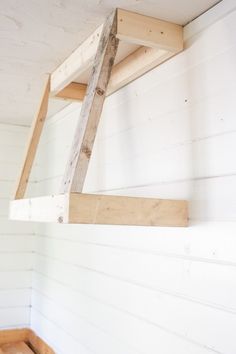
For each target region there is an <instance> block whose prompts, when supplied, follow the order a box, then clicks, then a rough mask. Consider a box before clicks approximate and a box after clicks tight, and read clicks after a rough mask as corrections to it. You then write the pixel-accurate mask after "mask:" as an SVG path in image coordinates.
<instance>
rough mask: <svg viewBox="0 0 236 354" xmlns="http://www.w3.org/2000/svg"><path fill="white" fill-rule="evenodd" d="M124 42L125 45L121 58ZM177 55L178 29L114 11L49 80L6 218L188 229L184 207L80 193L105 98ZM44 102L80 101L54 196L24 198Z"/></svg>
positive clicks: (168, 202)
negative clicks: (61, 177) (66, 158)
mask: <svg viewBox="0 0 236 354" xmlns="http://www.w3.org/2000/svg"><path fill="white" fill-rule="evenodd" d="M122 41H126V42H128V43H129V44H128V47H127V46H126V47H124V46H123V49H122V50H121V51H120V52H119V48H122ZM129 46H130V47H129ZM124 48H126V49H125V51H126V53H125V51H124ZM127 48H128V52H127ZM182 50H183V30H182V27H181V26H179V25H176V24H173V23H169V22H166V21H162V20H158V19H156V18H152V17H148V16H143V15H140V14H136V13H132V12H128V11H125V10H121V9H117V10H115V11H114V12H113V13H112V14H111V15H110V16H109V18H108V19H107V22H106V23H105V24H104V25H103V26H100V27H99V28H98V29H97V30H96V31H95V32H94V33H93V34H92V35H91V36H90V37H89V38H88V39H87V40H86V41H84V42H83V43H82V44H81V45H80V46H79V48H77V49H76V50H75V51H74V52H73V53H72V54H71V56H70V57H69V58H67V59H66V60H65V62H64V63H62V65H60V66H59V68H57V69H56V70H55V71H54V72H53V73H52V74H51V76H50V77H49V78H48V80H47V83H46V86H45V90H44V93H43V96H42V100H41V102H40V106H39V110H38V113H37V115H36V117H35V120H34V123H33V125H32V130H31V135H30V139H29V143H28V150H27V154H26V156H25V160H24V163H23V167H22V170H21V173H20V177H19V182H18V185H17V189H16V194H15V200H14V201H12V202H11V206H10V218H11V219H14V220H24V221H39V222H58V223H75V224H77V223H81V224H111V225H143V226H187V223H188V210H187V202H186V201H183V200H163V199H156V198H137V197H126V196H110V195H94V194H84V193H82V191H83V186H84V182H85V178H86V175H87V171H88V166H89V162H90V157H91V154H92V150H93V144H94V140H95V137H96V133H97V128H98V124H99V120H100V116H101V113H102V109H103V104H104V101H105V98H106V96H107V95H110V94H112V93H113V92H115V91H116V90H118V89H120V88H121V87H123V86H124V85H127V84H128V83H130V82H131V81H133V80H135V79H136V78H138V77H140V76H141V75H143V74H144V73H146V72H147V71H149V70H150V69H152V68H154V67H155V66H157V65H159V64H161V63H162V62H164V61H166V60H167V59H169V58H171V57H172V56H174V55H176V54H177V53H179V52H180V51H182ZM126 54H127V55H126ZM116 58H118V59H116ZM88 72H89V77H90V78H89V80H87V82H80V77H81V76H82V75H84V73H87V74H86V75H88ZM86 75H85V77H86ZM50 97H56V98H58V99H66V100H79V101H82V102H83V103H82V108H81V113H80V117H79V122H78V125H77V128H76V131H75V135H74V140H73V143H72V147H71V152H70V156H69V160H68V163H67V166H66V170H65V173H64V177H63V181H62V185H61V189H60V192H59V193H60V194H58V195H53V196H45V197H39V198H30V199H24V195H25V191H26V188H27V184H28V180H29V176H30V172H31V168H32V165H33V161H34V157H35V154H36V150H37V146H38V143H39V139H40V136H41V132H42V128H43V124H44V122H45V119H46V115H47V108H48V100H49V98H50Z"/></svg>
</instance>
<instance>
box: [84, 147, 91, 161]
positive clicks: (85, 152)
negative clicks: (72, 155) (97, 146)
mask: <svg viewBox="0 0 236 354" xmlns="http://www.w3.org/2000/svg"><path fill="white" fill-rule="evenodd" d="M82 152H83V153H84V154H85V155H86V157H87V158H88V159H90V157H91V154H92V151H91V150H90V149H89V148H88V147H87V146H83V147H82Z"/></svg>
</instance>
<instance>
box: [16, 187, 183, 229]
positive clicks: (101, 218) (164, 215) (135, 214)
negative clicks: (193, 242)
mask: <svg viewBox="0 0 236 354" xmlns="http://www.w3.org/2000/svg"><path fill="white" fill-rule="evenodd" d="M10 217H11V219H14V220H23V221H36V222H57V223H65V224H67V223H71V224H111V225H136V226H187V224H188V207H187V202H186V201H184V200H164V199H155V198H138V197H123V196H110V195H96V194H84V193H71V194H60V195H53V196H46V197H39V198H31V199H22V200H14V201H13V202H11V214H10Z"/></svg>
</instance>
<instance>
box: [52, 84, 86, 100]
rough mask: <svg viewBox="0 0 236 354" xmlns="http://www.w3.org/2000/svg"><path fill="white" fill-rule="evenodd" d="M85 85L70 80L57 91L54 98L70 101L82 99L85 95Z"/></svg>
mask: <svg viewBox="0 0 236 354" xmlns="http://www.w3.org/2000/svg"><path fill="white" fill-rule="evenodd" d="M86 90H87V85H86V84H79V83H77V82H71V83H70V84H69V85H68V86H66V87H65V88H64V89H63V90H61V91H60V92H58V93H57V94H56V96H55V98H60V99H64V100H71V101H83V99H84V97H85V95H86Z"/></svg>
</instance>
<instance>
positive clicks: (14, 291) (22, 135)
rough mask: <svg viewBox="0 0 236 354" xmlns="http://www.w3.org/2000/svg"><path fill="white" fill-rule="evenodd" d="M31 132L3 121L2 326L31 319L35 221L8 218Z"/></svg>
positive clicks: (0, 152)
mask: <svg viewBox="0 0 236 354" xmlns="http://www.w3.org/2000/svg"><path fill="white" fill-rule="evenodd" d="M27 134H28V128H24V127H19V126H13V125H5V124H0V329H2V328H11V327H22V326H29V323H30V304H31V275H32V274H31V273H32V262H33V253H32V252H33V245H34V243H33V237H34V235H33V225H32V224H31V225H30V224H25V223H19V222H13V221H9V220H8V209H9V200H10V199H11V198H12V197H13V193H14V185H15V179H16V176H17V174H18V170H19V166H20V162H21V160H22V156H23V151H24V146H25V141H26V139H27Z"/></svg>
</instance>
